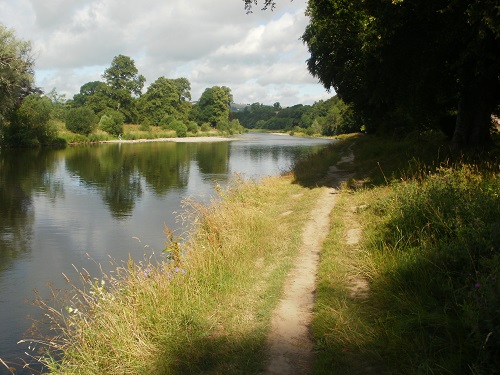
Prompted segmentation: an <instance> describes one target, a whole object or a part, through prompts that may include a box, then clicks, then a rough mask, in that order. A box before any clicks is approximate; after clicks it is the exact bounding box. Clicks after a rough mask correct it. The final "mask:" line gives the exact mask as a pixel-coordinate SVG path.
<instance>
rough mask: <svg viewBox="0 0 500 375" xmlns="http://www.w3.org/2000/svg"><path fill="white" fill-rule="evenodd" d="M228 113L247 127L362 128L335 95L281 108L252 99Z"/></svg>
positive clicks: (312, 131) (327, 131)
mask: <svg viewBox="0 0 500 375" xmlns="http://www.w3.org/2000/svg"><path fill="white" fill-rule="evenodd" d="M232 116H233V117H234V118H235V119H237V120H238V121H239V122H240V123H241V124H242V125H243V126H244V127H245V128H247V129H266V130H274V131H286V132H290V133H292V134H293V133H305V134H307V135H323V136H332V135H338V134H345V133H352V132H357V131H360V130H362V129H364V126H363V124H362V121H361V119H360V118H359V117H358V116H356V115H355V113H354V112H353V111H352V109H351V107H350V106H348V105H347V104H345V103H344V102H343V101H342V100H341V99H340V98H339V97H338V96H334V97H333V98H330V99H328V100H324V101H323V100H320V101H319V102H316V103H314V104H313V105H312V106H311V105H302V104H297V105H294V106H292V107H287V108H281V105H280V103H274V105H272V106H269V105H264V104H261V103H253V104H251V105H249V106H246V107H245V108H244V109H242V110H237V111H233V113H232Z"/></svg>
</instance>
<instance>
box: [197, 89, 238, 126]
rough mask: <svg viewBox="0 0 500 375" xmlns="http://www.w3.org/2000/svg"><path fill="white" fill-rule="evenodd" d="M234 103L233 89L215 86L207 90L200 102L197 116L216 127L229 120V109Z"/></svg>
mask: <svg viewBox="0 0 500 375" xmlns="http://www.w3.org/2000/svg"><path fill="white" fill-rule="evenodd" d="M232 101H233V95H232V94H231V89H230V88H229V87H226V86H213V87H210V88H207V89H205V91H203V93H202V94H201V97H200V101H199V102H198V105H197V108H198V111H197V116H198V117H199V119H200V120H201V121H205V122H208V123H210V124H211V126H213V127H216V126H217V124H220V123H223V122H227V121H228V120H229V109H230V107H231V103H232Z"/></svg>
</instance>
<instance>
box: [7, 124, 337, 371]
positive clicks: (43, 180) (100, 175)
mask: <svg viewBox="0 0 500 375" xmlns="http://www.w3.org/2000/svg"><path fill="white" fill-rule="evenodd" d="M330 142H331V141H329V140H324V139H309V138H297V137H291V136H286V135H273V134H259V133H251V134H245V135H240V136H236V137H234V138H232V139H231V141H227V142H226V141H224V142H208V143H207V142H189V143H174V142H151V143H135V144H128V143H121V144H101V145H94V146H77V147H68V148H66V149H64V150H47V149H39V150H0V358H1V359H3V360H4V361H5V362H7V363H8V364H9V365H10V366H13V367H17V368H18V367H19V364H20V363H21V360H20V359H19V358H20V357H22V358H24V359H25V360H28V358H26V356H25V355H23V353H24V352H25V351H27V344H17V342H18V341H19V340H20V339H22V338H23V337H24V336H25V335H26V331H27V330H28V328H29V327H30V325H31V320H30V319H37V317H39V316H40V313H41V310H40V309H39V308H37V307H35V306H33V305H32V303H31V302H32V300H33V298H34V290H37V291H38V293H39V294H40V295H41V296H42V297H47V296H49V291H50V288H49V285H51V286H52V287H53V288H58V287H64V279H63V276H62V274H63V273H65V274H66V275H68V276H70V277H72V276H75V275H76V271H75V270H74V267H75V268H77V269H79V270H82V269H85V270H87V271H88V272H89V273H90V274H91V275H92V276H95V277H98V276H99V275H100V272H99V268H98V266H97V264H101V265H102V267H103V268H104V269H105V270H110V269H111V268H114V267H115V266H116V265H119V264H121V262H123V261H126V260H127V259H128V258H129V256H130V257H132V258H133V259H135V260H136V261H137V260H141V259H143V258H144V254H151V252H155V253H157V254H158V253H161V251H162V250H163V249H164V247H165V246H164V245H165V235H164V226H165V225H166V226H168V227H169V228H170V229H173V230H181V228H180V223H179V220H178V213H179V212H180V211H182V201H183V200H184V199H185V198H186V197H188V196H190V197H193V199H197V200H201V201H206V200H208V199H209V198H210V197H211V196H212V194H213V192H214V190H213V189H214V186H215V184H219V185H222V186H224V185H225V184H227V183H228V182H229V181H230V180H231V179H232V178H234V177H235V175H236V174H238V175H241V176H242V177H243V178H251V179H259V178H260V177H263V176H268V175H276V174H279V173H281V172H284V171H287V170H289V169H290V167H291V166H292V165H293V163H294V161H295V160H297V158H300V157H303V156H305V155H306V154H308V153H310V152H314V151H317V150H318V149H319V148H322V147H324V146H325V145H326V144H328V143H330ZM111 259H113V260H114V265H111V262H110V260H111ZM3 373H6V374H7V373H8V372H7V370H6V369H5V367H4V366H3V365H1V364H0V374H3ZM16 373H22V371H19V372H16Z"/></svg>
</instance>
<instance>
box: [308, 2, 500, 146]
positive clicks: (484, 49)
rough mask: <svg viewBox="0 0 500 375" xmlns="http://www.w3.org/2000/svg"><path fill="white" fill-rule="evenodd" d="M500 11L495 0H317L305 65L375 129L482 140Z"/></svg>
mask: <svg viewBox="0 0 500 375" xmlns="http://www.w3.org/2000/svg"><path fill="white" fill-rule="evenodd" d="M497 13H498V9H496V8H495V6H494V5H493V2H491V1H490V0H476V1H473V2H466V1H462V2H460V1H452V0H440V1H433V2H427V1H422V0H420V1H411V2H410V1H381V0H375V1H346V0H327V1H323V0H312V1H309V3H308V10H307V14H308V16H309V17H310V24H309V25H308V26H307V28H306V30H305V32H304V34H303V36H302V39H303V41H304V42H305V43H307V45H308V48H309V52H310V53H311V57H310V58H309V59H308V69H309V71H310V72H311V73H312V74H313V75H314V76H316V77H318V78H319V79H320V81H321V82H322V83H323V85H324V86H325V87H326V88H327V89H331V88H333V89H334V90H335V92H337V93H338V95H339V96H340V97H341V98H342V99H343V100H345V101H346V103H349V104H352V105H353V106H354V110H355V111H356V112H357V113H359V114H361V115H362V116H363V118H364V120H365V122H366V124H367V126H368V127H369V129H370V130H377V129H378V130H381V129H383V128H385V129H386V130H388V129H390V130H392V129H394V128H397V127H410V128H413V129H415V128H417V129H422V128H442V129H443V130H445V131H446V132H447V133H448V134H449V135H452V134H453V137H454V138H453V141H454V144H455V146H456V147H458V148H459V147H464V146H467V145H472V146H482V145H484V144H486V143H488V140H489V129H490V126H491V119H490V115H491V114H492V113H493V112H494V111H495V108H496V107H497V106H498V104H499V102H500V79H499V76H500V74H499V73H500V63H499V62H500V43H499V35H500V27H499V23H498V21H497V20H494V19H495V17H492V16H491V15H494V14H497ZM497 18H498V17H496V19H497ZM450 118H451V121H453V118H456V125H455V126H453V125H452V126H451V130H450V126H449V125H448V124H449V122H450Z"/></svg>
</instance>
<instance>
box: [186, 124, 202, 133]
mask: <svg viewBox="0 0 500 375" xmlns="http://www.w3.org/2000/svg"><path fill="white" fill-rule="evenodd" d="M187 130H188V131H189V132H191V133H193V134H196V133H198V130H199V128H198V124H197V123H196V122H195V121H189V123H188V124H187Z"/></svg>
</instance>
